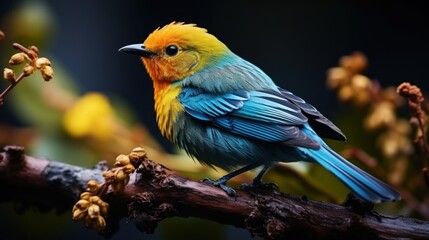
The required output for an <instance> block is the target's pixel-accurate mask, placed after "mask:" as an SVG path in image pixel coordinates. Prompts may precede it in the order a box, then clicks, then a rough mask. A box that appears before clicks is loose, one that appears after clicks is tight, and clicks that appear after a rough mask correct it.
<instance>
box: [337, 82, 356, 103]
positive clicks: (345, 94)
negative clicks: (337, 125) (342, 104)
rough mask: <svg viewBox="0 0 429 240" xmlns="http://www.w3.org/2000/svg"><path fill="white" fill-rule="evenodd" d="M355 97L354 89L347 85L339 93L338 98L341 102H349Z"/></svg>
mask: <svg viewBox="0 0 429 240" xmlns="http://www.w3.org/2000/svg"><path fill="white" fill-rule="evenodd" d="M352 97H353V89H352V87H350V86H349V85H346V86H344V87H342V88H341V89H340V91H338V98H339V99H340V100H341V101H348V100H350V98H352Z"/></svg>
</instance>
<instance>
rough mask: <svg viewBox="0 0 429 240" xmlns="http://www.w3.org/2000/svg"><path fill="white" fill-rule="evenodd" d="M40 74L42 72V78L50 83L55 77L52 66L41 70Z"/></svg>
mask: <svg viewBox="0 0 429 240" xmlns="http://www.w3.org/2000/svg"><path fill="white" fill-rule="evenodd" d="M40 72H42V77H43V79H44V80H45V81H49V80H51V79H52V77H53V76H54V69H52V67H51V66H44V67H42V69H40Z"/></svg>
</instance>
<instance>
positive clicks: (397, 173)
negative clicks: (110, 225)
mask: <svg viewBox="0 0 429 240" xmlns="http://www.w3.org/2000/svg"><path fill="white" fill-rule="evenodd" d="M53 18H54V17H53V16H52V14H51V13H50V12H49V10H48V9H47V8H46V6H45V5H44V4H43V3H41V2H32V1H28V2H24V4H22V5H20V7H18V8H17V9H16V10H14V11H13V12H11V13H10V14H9V15H8V16H7V17H6V19H5V20H4V21H5V26H6V28H5V29H2V30H3V31H4V32H5V34H6V39H7V40H4V41H2V42H1V45H3V46H2V49H4V51H2V52H1V57H0V59H1V62H2V63H6V62H7V61H8V59H9V58H10V56H12V55H13V54H15V53H16V51H15V50H13V48H12V47H10V46H11V41H13V42H19V43H21V44H24V45H25V46H26V45H36V46H38V47H39V49H40V51H42V52H43V50H44V46H46V45H47V44H48V42H49V40H50V37H51V36H52V35H53V34H54V32H55V27H56V26H55V24H54V23H55V21H54V20H53ZM29 23H31V24H29ZM30 25H31V27H28V26H30ZM48 57H49V58H50V60H51V62H52V65H53V67H54V69H55V76H54V79H53V80H52V81H50V82H49V83H44V82H42V81H39V79H40V78H41V77H40V76H39V75H32V76H29V77H28V78H26V79H25V80H23V81H22V82H21V83H20V84H19V86H17V87H16V88H15V89H14V90H13V91H12V92H11V94H9V95H8V96H7V98H6V99H5V103H4V105H5V106H2V107H8V108H10V109H11V110H12V111H13V114H14V115H16V117H17V118H18V119H19V120H20V121H22V122H23V123H25V125H26V126H27V127H18V126H11V125H5V124H3V123H2V122H0V145H7V144H17V145H21V146H24V147H25V148H26V149H27V153H28V154H30V155H34V156H43V157H47V158H49V159H52V160H55V161H63V162H67V163H70V164H75V165H81V166H86V167H91V166H94V165H95V164H96V163H97V162H98V161H100V160H102V159H105V160H107V161H108V163H109V164H111V165H112V164H113V161H114V160H115V158H116V156H118V155H119V154H122V153H124V152H129V151H130V150H131V149H133V148H135V147H143V148H144V149H145V150H146V152H147V153H148V156H149V158H150V159H153V160H155V161H156V162H158V163H161V164H163V165H165V166H168V167H169V168H171V169H174V170H176V171H179V172H181V173H183V174H185V175H187V176H189V177H190V178H192V179H202V178H205V177H210V178H218V177H221V176H223V175H224V174H225V173H226V172H225V171H223V170H221V169H212V168H209V167H206V166H202V165H200V164H198V163H196V161H194V160H193V159H191V158H190V157H188V156H187V155H186V154H185V153H184V152H183V151H180V150H177V152H176V153H174V154H171V153H167V152H166V151H165V150H164V149H163V148H162V147H161V145H160V144H159V143H158V142H157V140H156V139H155V138H154V137H153V136H151V134H150V132H149V131H148V129H147V128H146V127H145V125H144V123H140V122H138V121H136V119H137V118H136V117H135V115H134V114H135V113H134V112H133V111H132V109H130V108H129V107H128V106H127V105H126V104H124V101H123V100H121V99H118V98H112V97H109V96H107V95H106V94H103V93H101V92H88V93H82V92H81V91H80V90H79V86H77V84H76V81H74V79H73V78H72V77H71V76H70V74H69V73H68V72H67V67H66V66H62V65H61V61H60V60H57V59H56V57H55V55H54V54H51V55H49V56H48ZM367 65H368V61H367V59H366V57H365V56H364V54H363V53H360V52H355V53H352V54H351V55H348V56H345V57H343V58H341V59H340V61H339V66H338V67H334V68H331V69H329V70H328V74H327V86H328V87H329V88H330V89H332V90H333V91H335V92H336V93H337V95H338V99H339V101H340V102H342V103H343V105H342V106H343V107H342V110H341V112H340V113H339V114H338V116H337V117H338V118H337V119H336V121H334V122H335V123H337V124H338V126H339V127H340V128H341V129H343V130H344V132H345V134H346V135H347V136H348V142H347V143H346V144H344V143H337V142H333V141H329V142H328V143H329V144H330V145H331V146H333V148H334V149H335V150H337V151H340V152H342V154H343V155H344V156H346V157H348V158H349V159H351V161H352V162H354V163H355V164H357V165H358V166H359V167H361V168H363V169H365V170H367V171H368V172H370V173H371V174H373V175H375V176H376V177H378V178H380V179H382V180H383V181H385V182H387V183H389V184H391V185H392V186H394V187H396V188H397V189H399V190H400V192H401V193H402V196H403V199H404V201H400V202H397V203H386V204H380V205H377V206H376V208H377V209H379V210H382V211H383V212H384V213H387V214H394V215H398V214H401V215H408V216H417V217H420V218H426V219H429V211H428V210H427V208H425V207H424V205H425V204H426V203H427V202H428V201H429V195H428V194H427V189H428V186H427V185H426V184H425V182H424V178H423V175H422V174H421V170H422V169H423V168H424V167H425V166H428V164H427V162H428V153H426V152H424V149H422V146H421V144H420V145H419V144H416V141H414V140H415V139H416V137H418V136H422V135H426V134H427V132H426V131H427V128H424V129H423V131H422V130H419V128H418V127H416V124H414V123H413V121H409V120H408V119H409V117H408V115H401V114H402V112H403V111H402V109H404V107H405V103H406V102H405V101H404V99H403V98H402V97H400V96H399V95H398V94H396V92H395V87H393V86H389V87H382V86H380V85H379V84H378V83H377V82H376V81H374V80H371V79H370V78H369V77H368V76H365V75H364V74H363V71H364V70H365V68H366V67H367ZM11 69H14V71H18V67H13V66H12V67H11ZM5 83H6V82H5ZM0 86H1V87H2V88H5V87H6V86H7V85H6V84H0ZM145 91H149V90H145ZM148 94H149V93H148ZM423 104H424V106H423V107H424V109H426V110H427V109H428V103H427V102H424V103H423ZM425 121H426V119H425ZM414 122H415V121H414ZM253 176H254V172H248V173H245V174H242V175H240V176H237V177H235V178H233V179H232V181H231V185H233V186H238V185H240V184H241V183H243V182H250V181H251V179H252V177H253ZM264 180H265V181H270V182H275V183H277V184H278V185H279V187H280V189H281V190H282V191H283V192H287V193H290V194H294V195H305V196H308V197H309V198H310V199H316V200H323V201H330V202H335V203H340V202H342V201H343V200H344V199H345V196H346V195H347V194H348V192H349V191H348V189H347V188H346V187H345V186H344V185H343V184H342V183H341V182H339V180H338V179H336V178H335V177H334V176H333V175H332V174H330V173H329V172H327V171H326V170H325V169H323V168H322V167H320V166H317V165H315V164H307V163H293V164H282V163H281V164H279V165H278V166H275V167H273V168H272V169H271V170H270V171H269V173H268V174H267V175H266V176H265V177H264ZM2 208H3V207H2ZM6 214H7V215H8V216H9V219H10V221H17V222H20V220H19V217H17V216H14V215H13V214H11V212H10V211H6ZM38 217H39V216H35V217H31V218H33V219H35V218H38ZM186 221H187V222H192V226H193V230H192V231H195V229H203V230H202V231H203V232H204V236H205V237H207V236H212V237H213V239H216V238H217V237H219V236H221V235H222V234H221V233H219V232H220V231H222V229H224V230H225V228H222V227H221V226H218V225H217V224H215V223H210V224H213V226H214V227H202V225H205V226H206V225H207V223H206V222H204V223H203V221H201V220H195V219H192V220H186ZM33 222H34V221H33ZM33 222H30V223H29V224H28V225H32V223H33ZM60 222H61V221H60ZM60 222H57V223H56V224H53V225H52V228H56V229H58V225H59V224H61V223H60ZM22 225H23V223H20V226H22ZM24 225H25V224H24ZM196 225H198V226H201V227H195V226H196ZM25 227H28V226H27V225H26V226H25ZM183 228H185V227H184V226H183V224H181V223H179V220H178V219H172V220H168V221H167V223H165V224H164V225H162V227H161V229H162V231H163V233H162V234H161V236H165V237H166V238H169V237H171V236H179V235H183V234H184V233H183V231H181V229H183ZM187 231H191V230H189V229H188V230H187ZM178 232H181V234H179V235H175V233H178ZM209 232H212V233H209Z"/></svg>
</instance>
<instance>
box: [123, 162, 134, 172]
mask: <svg viewBox="0 0 429 240" xmlns="http://www.w3.org/2000/svg"><path fill="white" fill-rule="evenodd" d="M122 170H123V171H124V172H125V173H126V174H130V173H133V172H134V171H135V170H136V168H135V167H134V166H133V165H131V164H127V165H125V166H123V167H122Z"/></svg>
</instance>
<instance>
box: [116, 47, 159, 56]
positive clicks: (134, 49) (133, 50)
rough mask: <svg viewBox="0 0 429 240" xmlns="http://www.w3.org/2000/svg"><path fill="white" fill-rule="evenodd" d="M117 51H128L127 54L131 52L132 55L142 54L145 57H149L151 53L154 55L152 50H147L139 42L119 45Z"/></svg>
mask: <svg viewBox="0 0 429 240" xmlns="http://www.w3.org/2000/svg"><path fill="white" fill-rule="evenodd" d="M118 51H119V52H124V53H128V54H132V55H138V56H142V57H145V58H147V57H150V56H152V55H155V53H154V52H151V51H149V50H147V49H146V48H145V47H144V45H143V44H141V43H138V44H131V45H127V46H125V47H121V48H120V49H119V50H118Z"/></svg>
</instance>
